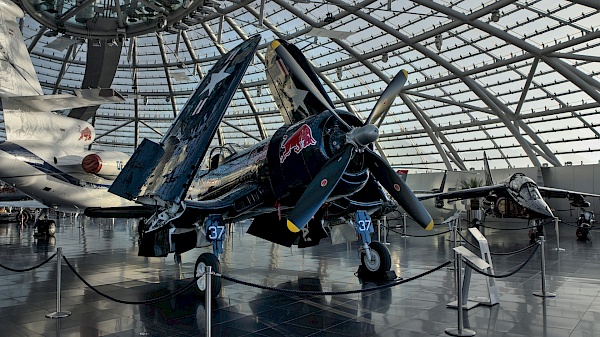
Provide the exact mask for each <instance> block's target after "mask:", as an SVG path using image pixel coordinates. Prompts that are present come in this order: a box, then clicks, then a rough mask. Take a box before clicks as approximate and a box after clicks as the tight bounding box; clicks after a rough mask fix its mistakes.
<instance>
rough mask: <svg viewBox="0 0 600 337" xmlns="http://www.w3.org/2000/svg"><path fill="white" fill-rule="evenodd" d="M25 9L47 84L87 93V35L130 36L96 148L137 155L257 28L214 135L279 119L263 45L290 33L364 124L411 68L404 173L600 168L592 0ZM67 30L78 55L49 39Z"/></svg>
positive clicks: (26, 31) (597, 24) (116, 39)
mask: <svg viewBox="0 0 600 337" xmlns="http://www.w3.org/2000/svg"><path fill="white" fill-rule="evenodd" d="M25 2H26V4H25ZM25 2H24V5H23V6H22V7H24V8H25V9H26V10H28V11H29V12H30V13H33V14H32V15H33V17H34V18H35V20H34V19H33V18H32V17H31V16H27V17H26V18H25V20H24V21H23V35H24V37H25V39H26V43H27V45H28V46H29V49H30V52H31V56H32V60H33V63H34V65H35V67H36V70H37V72H38V76H39V78H40V81H41V82H42V87H43V88H44V90H45V91H46V93H52V92H69V91H71V90H72V89H77V88H81V86H82V81H83V78H84V73H85V71H86V62H88V60H86V58H87V56H86V50H87V48H88V44H87V43H83V40H86V39H91V40H93V39H101V40H106V42H105V43H114V44H116V43H122V45H123V47H122V49H121V50H120V58H119V64H118V67H117V70H116V74H115V77H114V81H113V83H112V87H113V88H115V89H116V90H117V91H119V92H120V93H121V94H123V95H124V96H126V98H127V100H126V102H125V103H121V104H112V105H111V104H108V105H103V106H101V107H100V108H99V109H98V111H97V113H96V115H95V117H94V118H93V123H94V124H95V127H96V133H97V135H98V136H97V140H96V143H95V144H94V145H93V148H101V149H111V150H114V149H117V150H123V151H125V152H128V153H131V152H133V149H134V147H135V146H136V144H138V143H139V142H140V141H141V139H143V138H151V139H155V140H158V139H160V137H161V135H162V133H163V132H165V131H166V130H167V128H168V127H169V125H170V123H171V121H172V119H173V117H174V116H175V115H176V114H177V113H178V112H179V111H180V109H181V108H182V107H183V104H184V103H185V101H186V100H187V97H188V95H189V94H190V93H191V91H192V90H193V89H194V88H195V86H196V85H197V84H198V82H199V81H200V79H201V78H202V75H203V74H204V73H206V72H207V71H208V70H209V69H210V68H211V67H212V65H213V64H214V63H215V62H216V61H217V60H218V59H219V57H220V56H221V55H222V54H223V53H225V52H227V51H228V50H230V49H232V48H233V47H234V46H236V45H237V44H239V43H240V41H242V40H243V39H246V38H248V37H249V36H252V35H254V34H261V36H262V40H261V46H260V47H259V50H258V53H257V55H256V56H255V59H254V62H253V64H252V65H251V66H250V67H249V68H248V71H247V73H246V75H245V77H244V79H243V81H242V85H241V86H240V88H238V92H237V93H236V95H235V97H234V99H233V101H232V103H231V106H230V107H229V110H228V111H227V113H226V116H225V118H224V120H223V122H222V124H221V127H220V130H219V132H218V134H217V137H216V139H215V140H214V142H215V144H218V143H228V142H231V143H237V144H240V145H250V144H253V143H255V142H257V141H259V140H261V139H263V138H265V137H269V136H271V135H272V134H273V133H274V132H275V130H277V128H278V127H280V126H281V125H282V124H283V119H282V117H281V116H280V115H279V113H278V110H277V109H276V106H275V104H274V101H273V99H272V98H271V96H270V93H269V88H268V85H267V81H266V76H265V72H264V64H263V61H264V57H263V56H264V53H265V48H266V46H267V44H268V43H269V42H271V41H272V40H273V39H276V38H283V39H286V40H288V41H290V42H291V43H294V44H296V45H297V46H298V47H299V48H300V49H302V50H303V52H304V53H305V55H306V56H307V58H308V59H309V60H311V61H312V62H313V65H314V67H315V70H316V71H317V73H318V74H319V76H320V78H321V80H322V83H323V84H324V87H325V89H326V90H327V92H328V94H329V96H330V98H331V99H332V101H333V102H334V103H335V106H336V108H340V109H346V110H348V111H351V112H353V113H356V114H358V115H359V116H362V118H366V116H368V114H369V112H370V110H371V108H372V106H373V105H374V104H375V102H376V100H377V98H378V95H379V93H380V92H381V91H382V90H383V89H384V88H385V87H386V85H387V83H388V82H389V81H390V78H392V77H393V76H394V75H395V74H396V73H398V72H399V71H400V70H401V69H406V70H407V71H408V74H409V79H408V82H407V84H406V85H405V88H404V90H403V92H402V94H401V95H400V96H399V97H398V98H397V99H396V100H395V102H394V105H393V106H392V108H391V110H390V113H389V114H388V115H387V117H386V118H385V120H384V122H383V124H382V125H381V128H380V129H381V132H380V138H379V141H378V149H379V151H380V152H381V151H382V152H383V153H384V155H385V157H387V159H388V161H389V162H390V163H391V164H392V165H393V166H395V167H408V168H411V167H412V168H417V167H421V168H422V167H426V168H430V169H450V170H469V169H471V168H475V169H480V168H482V166H483V162H482V157H483V152H484V151H485V152H486V153H487V155H488V157H489V158H490V163H491V166H492V167H498V168H501V167H525V166H545V165H548V166H562V165H568V164H569V163H574V164H580V163H583V164H589V163H598V162H599V161H600V138H599V137H600V133H599V129H598V125H599V123H600V114H598V109H599V108H600V82H599V73H600V56H598V55H600V3H599V2H598V1H595V0H570V1H564V0H558V1H557V0H537V1H536V0H531V1H515V0H498V1H483V2H482V1H472V0H464V1H459V0H457V1H452V2H450V1H441V0H436V1H431V0H411V1H398V0H396V1H391V0H390V1H373V0H366V1H361V2H357V1H353V2H347V1H342V0H330V1H312V0H297V1H292V0H270V1H266V0H262V1H260V0H255V1H244V0H233V1H223V2H216V1H212V0H211V1H209V0H205V1H181V0H176V1H175V0H170V1H169V0H158V1H153V0H138V1H135V0H126V1H121V0H105V1H100V0H97V1H89V0H87V1H64V0H44V1H41V0H32V1H25ZM77 5H78V6H80V7H79V8H80V9H79V10H78V12H77V13H75V14H73V11H75V10H76V9H77V8H78V7H77ZM67 13H68V15H71V16H70V17H68V18H67V15H66V14H67ZM82 13H84V14H85V16H82V15H83V14H82ZM129 13H134V14H132V16H130V15H129ZM78 15H79V16H78ZM136 15H137V18H135V17H133V16H136ZM78 17H79V20H78ZM157 17H166V18H167V19H166V23H164V24H163V25H162V26H160V25H158V24H157V23H156V22H157ZM94 18H103V19H104V20H107V22H112V23H111V24H107V25H105V27H108V28H104V29H101V28H99V27H96V26H97V24H96V25H94V24H92V22H90V20H94ZM134 19H135V21H134ZM36 20H37V21H36ZM44 20H47V21H50V23H48V22H46V21H44ZM40 22H41V23H43V24H44V25H45V26H48V28H46V27H44V28H41V27H40ZM148 22H150V23H152V24H148ZM60 23H62V26H61V25H60ZM142 28H145V30H144V29H142ZM59 37H62V38H65V37H67V38H70V40H69V41H68V42H67V45H69V43H71V44H70V45H69V47H68V48H67V47H63V48H62V49H61V48H57V47H55V46H54V45H52V44H51V43H53V42H55V41H56V40H57V38H59ZM55 44H56V43H55Z"/></svg>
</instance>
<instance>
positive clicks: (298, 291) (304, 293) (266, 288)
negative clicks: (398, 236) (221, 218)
mask: <svg viewBox="0 0 600 337" xmlns="http://www.w3.org/2000/svg"><path fill="white" fill-rule="evenodd" d="M451 263H452V261H446V262H444V263H443V264H441V265H439V266H437V267H435V268H433V269H431V270H428V271H426V272H424V273H421V274H419V275H415V276H413V277H409V278H407V279H404V280H400V281H395V282H392V283H388V284H384V285H381V286H377V287H372V288H367V289H357V290H345V291H314V290H295V289H282V288H275V287H270V286H263V285H261V284H256V283H250V282H246V281H242V280H238V279H235V278H233V277H230V276H226V275H223V274H217V273H214V275H215V276H218V277H220V278H222V279H224V280H228V281H231V282H234V283H238V284H241V285H245V286H249V287H254V288H259V289H264V290H273V291H278V292H282V293H291V294H301V295H323V296H326V295H332V296H335V295H349V294H359V293H365V292H369V291H376V290H383V289H387V288H391V287H395V286H397V285H400V284H403V283H407V282H410V281H414V280H416V279H418V278H421V277H423V276H427V275H429V274H431V273H433V272H436V271H438V270H440V269H442V268H444V267H446V266H447V265H449V264H451Z"/></svg>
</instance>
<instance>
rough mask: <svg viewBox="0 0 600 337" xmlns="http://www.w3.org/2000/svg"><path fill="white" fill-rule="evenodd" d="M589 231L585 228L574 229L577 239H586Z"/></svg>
mask: <svg viewBox="0 0 600 337" xmlns="http://www.w3.org/2000/svg"><path fill="white" fill-rule="evenodd" d="M589 232H590V230H589V229H587V228H583V227H577V230H576V231H575V235H576V236H577V239H578V240H579V241H587V240H588V233H589Z"/></svg>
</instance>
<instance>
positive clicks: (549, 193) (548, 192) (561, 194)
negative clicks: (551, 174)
mask: <svg viewBox="0 0 600 337" xmlns="http://www.w3.org/2000/svg"><path fill="white" fill-rule="evenodd" d="M538 189H539V190H540V194H542V196H543V197H546V198H569V199H570V200H572V199H576V198H581V199H583V198H584V197H594V198H600V195H599V194H594V193H587V192H577V191H569V190H563V189H560V188H552V187H544V186H538Z"/></svg>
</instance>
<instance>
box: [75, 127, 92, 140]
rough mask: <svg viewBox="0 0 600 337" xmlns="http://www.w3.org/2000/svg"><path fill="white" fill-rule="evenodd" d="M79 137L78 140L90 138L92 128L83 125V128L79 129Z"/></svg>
mask: <svg viewBox="0 0 600 337" xmlns="http://www.w3.org/2000/svg"><path fill="white" fill-rule="evenodd" d="M79 134H80V136H79V139H78V140H82V139H83V140H84V141H85V140H92V130H90V128H89V127H87V126H86V127H85V129H83V130H81V131H79Z"/></svg>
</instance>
